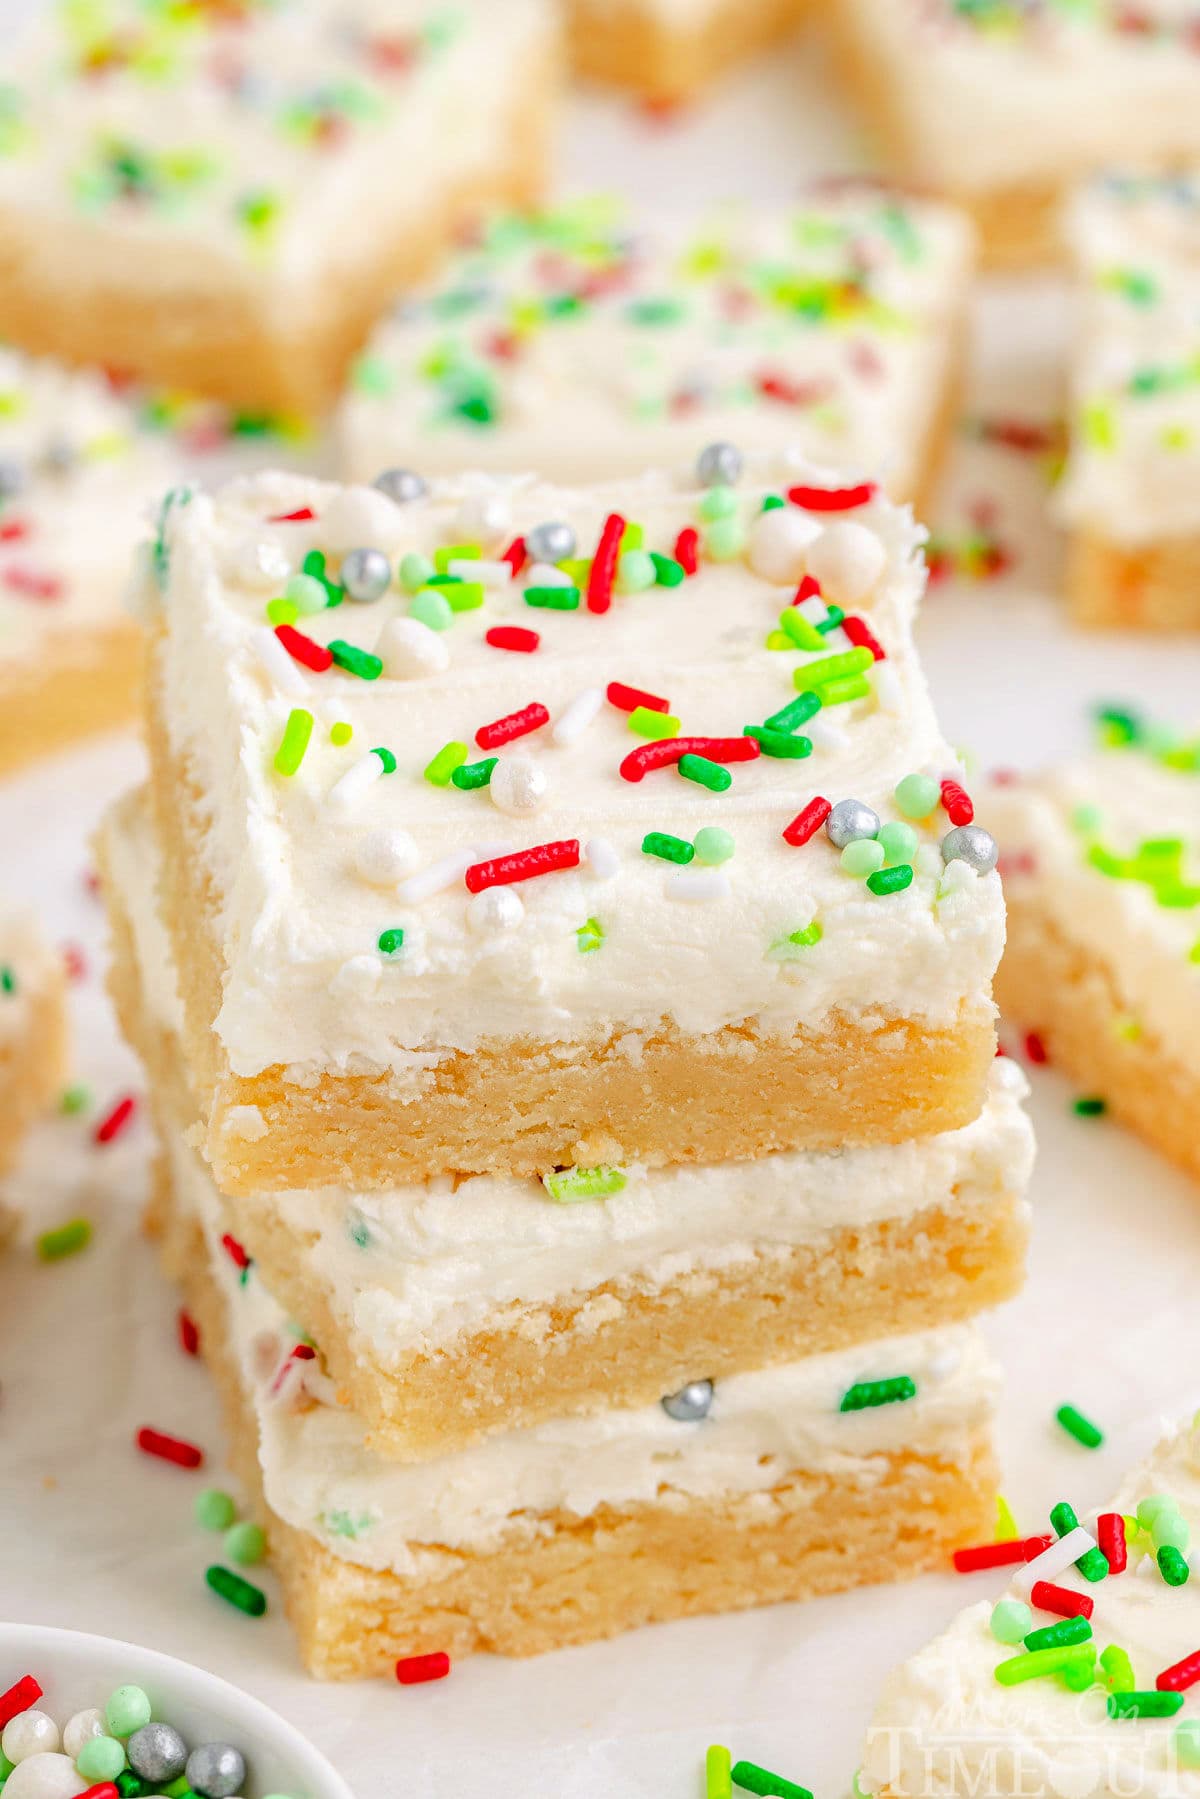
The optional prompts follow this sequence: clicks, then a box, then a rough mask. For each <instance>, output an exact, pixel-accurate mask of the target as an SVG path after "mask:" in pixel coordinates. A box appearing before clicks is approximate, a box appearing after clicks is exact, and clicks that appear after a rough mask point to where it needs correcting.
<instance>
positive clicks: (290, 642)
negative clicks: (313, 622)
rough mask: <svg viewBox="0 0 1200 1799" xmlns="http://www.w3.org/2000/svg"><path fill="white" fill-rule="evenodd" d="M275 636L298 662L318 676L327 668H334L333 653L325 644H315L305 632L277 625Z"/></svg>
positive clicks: (293, 627)
mask: <svg viewBox="0 0 1200 1799" xmlns="http://www.w3.org/2000/svg"><path fill="white" fill-rule="evenodd" d="M275 635H276V637H278V639H279V641H280V643H281V644H282V645H283V647H284V649H285V650H286V651H287V653H288V655H289V656H291V657H292V658H293V660H294V661H296V662H302V663H303V664H304V666H305V668H311V669H313V670H314V671H315V673H317V674H319V675H320V674H324V672H325V670H326V669H327V668H332V667H333V651H332V650H327V649H326V648H325V646H324V644H321V643H314V642H313V640H312V638H311V637H306V636H305V635H304V633H303V631H297V629H296V627H295V625H276V627H275Z"/></svg>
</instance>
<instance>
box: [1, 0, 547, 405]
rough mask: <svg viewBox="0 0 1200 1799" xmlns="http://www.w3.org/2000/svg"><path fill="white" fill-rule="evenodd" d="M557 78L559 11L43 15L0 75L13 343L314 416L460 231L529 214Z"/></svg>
mask: <svg viewBox="0 0 1200 1799" xmlns="http://www.w3.org/2000/svg"><path fill="white" fill-rule="evenodd" d="M556 61H557V21H556V17H555V9H554V8H553V7H552V6H551V5H550V4H549V0H489V3H488V4H482V3H480V4H472V5H468V6H463V7H456V8H451V7H441V6H436V5H430V4H427V3H426V0H280V3H279V4H265V3H263V0H252V3H251V4H250V5H248V6H244V7H236V8H232V9H230V8H225V7H220V6H216V7H199V8H196V7H190V8H187V7H185V8H182V9H179V8H171V7H150V8H148V7H145V6H143V5H141V4H139V3H138V0H112V4H110V5H105V6H102V7H70V6H64V7H62V8H60V9H57V10H51V11H50V12H48V13H47V15H46V18H45V21H44V22H43V23H41V24H40V25H38V26H37V27H35V28H34V30H33V32H32V34H31V36H30V38H29V40H28V41H27V42H26V43H25V45H24V47H23V48H22V49H19V50H17V51H15V52H14V53H13V56H12V57H11V58H10V59H9V62H8V66H7V67H6V71H5V87H4V95H3V101H2V106H0V336H3V337H5V338H7V339H9V340H11V341H12V342H14V343H17V344H20V345H23V346H24V347H26V348H28V349H31V350H35V351H48V352H51V353H53V354H56V355H61V356H64V357H66V358H68V359H71V360H74V361H92V362H99V363H103V364H105V365H107V366H109V367H117V368H120V369H123V370H128V371H132V372H136V373H138V374H140V375H144V376H146V377H148V378H150V379H152V380H154V381H158V382H164V383H168V384H172V385H176V386H179V387H183V388H186V389H190V390H193V391H196V392H200V393H206V394H211V395H214V396H216V397H218V398H222V399H227V400H230V401H233V402H234V403H236V404H238V405H240V406H242V407H258V408H262V409H264V410H269V411H278V412H300V413H308V412H312V411H317V410H319V409H320V408H322V407H323V406H324V405H325V404H327V403H328V402H329V401H330V400H331V399H332V398H333V395H334V393H335V392H336V390H337V386H338V384H339V381H340V379H341V376H342V373H343V370H344V368H345V365H346V362H347V360H348V358H349V357H350V355H351V354H352V353H353V351H354V350H356V349H357V348H358V346H359V344H360V343H361V342H362V339H363V337H364V336H365V334H366V331H367V329H368V327H369V325H370V324H371V322H372V320H373V319H374V318H375V316H376V315H377V314H378V313H379V312H380V311H381V310H382V309H383V307H384V305H385V304H386V302H387V301H388V300H389V299H390V298H391V296H392V295H393V294H394V293H395V291H396V289H397V287H398V286H400V285H401V284H402V283H403V282H405V281H407V280H410V279H411V278H412V277H413V276H414V275H417V274H420V273H423V272H424V271H425V269H426V268H427V267H428V266H429V264H430V263H431V262H432V261H433V260H434V259H435V257H436V255H437V254H438V253H439V252H440V251H441V250H442V249H443V248H444V247H445V245H446V244H447V243H448V242H449V241H451V239H452V237H453V234H454V232H455V230H456V229H457V228H458V227H459V226H461V225H462V223H463V222H464V220H465V219H466V218H468V217H470V216H472V215H473V214H474V213H475V212H476V210H477V209H479V208H481V207H482V206H483V205H484V204H485V203H493V202H497V201H499V202H502V203H505V204H510V205H511V204H521V203H527V202H528V201H529V200H530V199H531V198H532V197H533V196H534V194H535V193H536V191H537V188H538V185H539V179H540V174H541V166H542V160H543V134H544V129H545V125H546V116H547V110H548V104H549V101H550V98H551V96H552V93H553V89H554V86H555V75H556ZM418 171H419V176H420V178H419V179H418V178H417V173H418Z"/></svg>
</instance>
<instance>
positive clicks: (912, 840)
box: [876, 821, 920, 862]
mask: <svg viewBox="0 0 1200 1799" xmlns="http://www.w3.org/2000/svg"><path fill="white" fill-rule="evenodd" d="M919 841H920V840H919V838H918V837H917V833H916V832H915V831H914V830H913V828H912V826H911V825H906V824H902V823H900V822H899V821H894V822H893V823H891V824H887V825H882V826H881V827H880V831H879V836H878V837H877V838H876V842H877V843H880V844H882V846H883V853H884V855H885V856H886V858H887V860H888V861H889V862H911V861H912V859H913V857H914V856H915V855H916V853H917V848H918V844H919Z"/></svg>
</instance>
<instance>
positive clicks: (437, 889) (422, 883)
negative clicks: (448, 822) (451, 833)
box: [396, 744, 484, 906]
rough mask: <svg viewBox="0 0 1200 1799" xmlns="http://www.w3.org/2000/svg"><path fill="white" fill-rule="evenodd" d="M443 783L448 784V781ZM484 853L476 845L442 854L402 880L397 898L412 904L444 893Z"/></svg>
mask: <svg viewBox="0 0 1200 1799" xmlns="http://www.w3.org/2000/svg"><path fill="white" fill-rule="evenodd" d="M461 747H462V751H463V756H464V758H465V756H466V748H467V746H466V744H463V745H462V746H461ZM441 784H442V785H443V786H446V785H448V782H443V783H441ZM483 853H484V852H483V850H482V849H481V848H480V847H479V846H478V845H476V846H474V847H472V848H471V849H468V850H455V851H454V853H453V854H452V855H449V856H442V857H441V858H440V859H439V860H438V861H437V862H431V863H430V864H429V865H428V867H426V868H422V869H420V870H419V871H418V873H416V874H415V875H409V877H408V879H407V880H405V881H401V883H400V885H399V887H397V889H396V898H397V899H398V900H399V901H400V903H401V904H402V905H406V906H411V905H416V904H417V903H418V902H419V901H421V900H426V899H430V898H431V897H432V896H433V894H435V893H443V892H444V891H445V890H446V888H447V887H450V886H452V885H453V884H454V882H455V881H461V880H462V878H463V876H464V874H465V873H466V872H467V869H468V868H469V867H470V866H471V864H472V862H474V861H475V860H476V859H477V857H479V856H481V855H482V854H483Z"/></svg>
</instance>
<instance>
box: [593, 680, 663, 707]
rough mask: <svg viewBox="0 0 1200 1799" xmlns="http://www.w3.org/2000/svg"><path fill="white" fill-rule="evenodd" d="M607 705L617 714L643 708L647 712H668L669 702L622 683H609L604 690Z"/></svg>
mask: <svg viewBox="0 0 1200 1799" xmlns="http://www.w3.org/2000/svg"><path fill="white" fill-rule="evenodd" d="M605 692H606V694H607V697H608V703H609V705H610V706H615V707H616V708H617V710H618V711H619V712H634V711H636V710H637V708H638V707H639V706H644V707H645V708H646V710H647V712H669V711H670V710H671V702H670V700H660V699H659V697H658V695H657V694H656V693H646V692H644V691H643V689H642V688H640V687H627V686H626V685H625V683H624V681H610V682H609V684H608V687H607V688H606V690H605Z"/></svg>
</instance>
